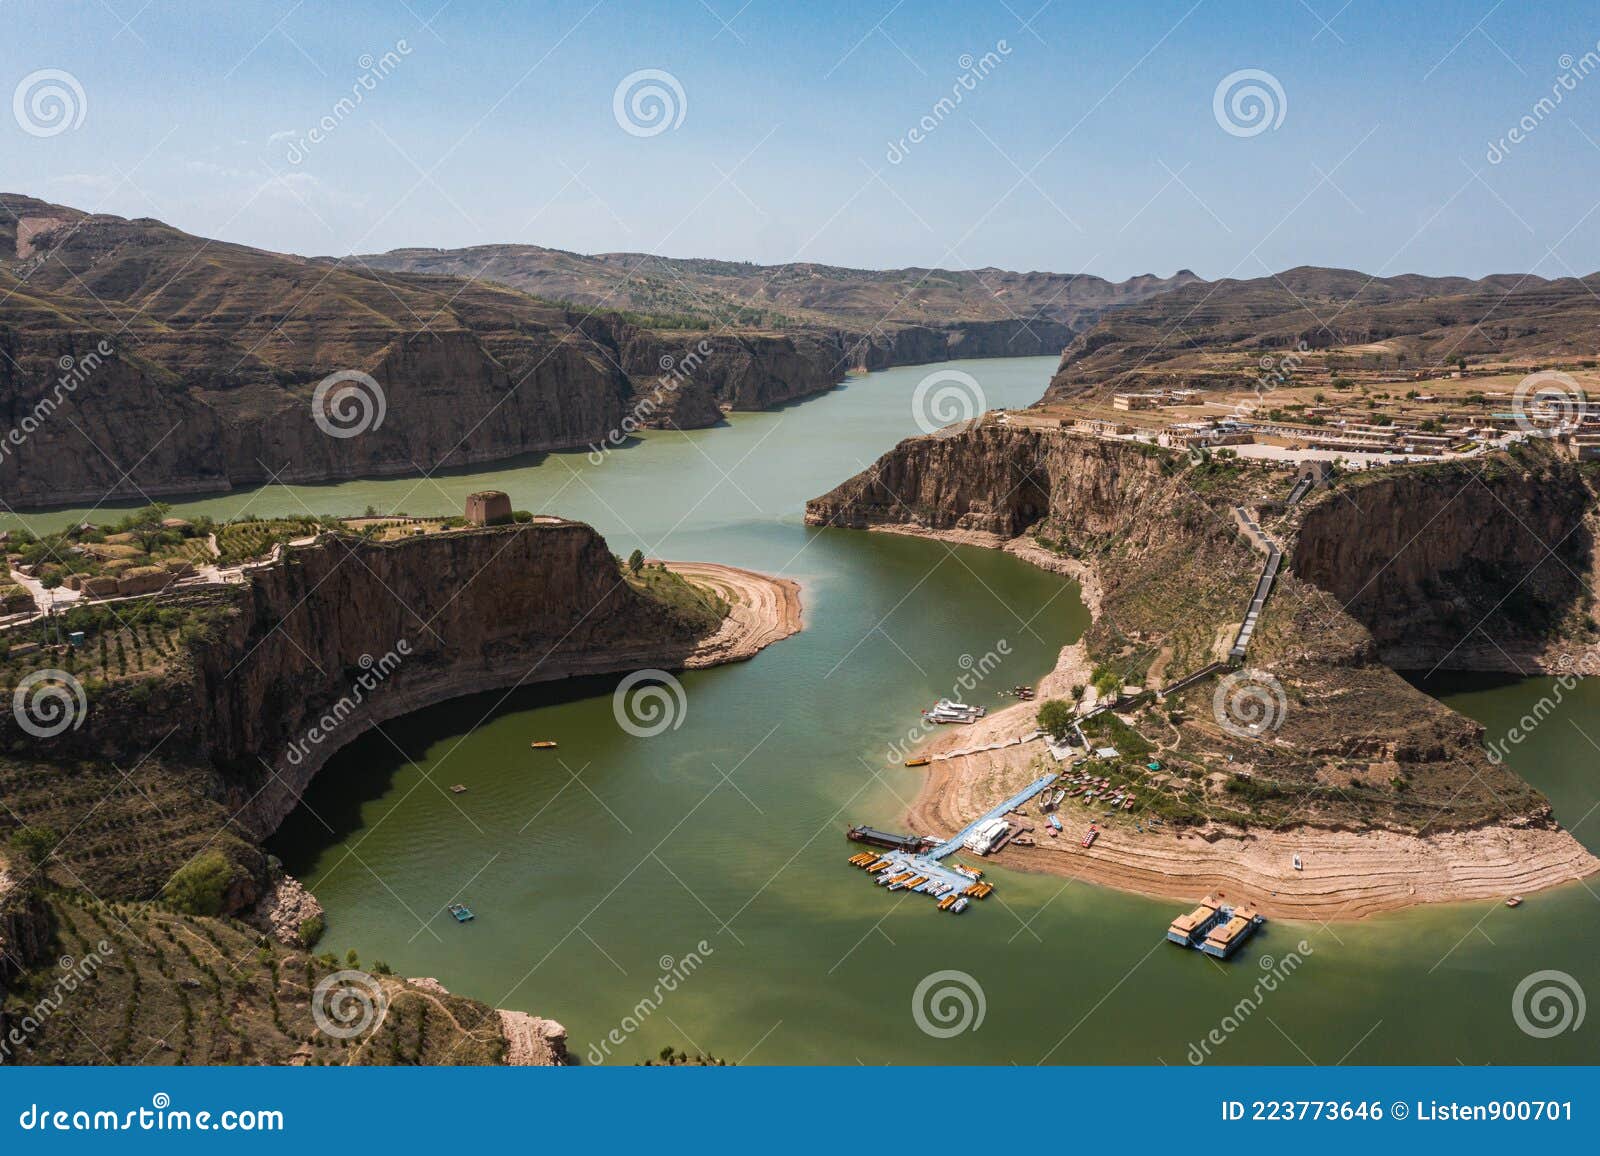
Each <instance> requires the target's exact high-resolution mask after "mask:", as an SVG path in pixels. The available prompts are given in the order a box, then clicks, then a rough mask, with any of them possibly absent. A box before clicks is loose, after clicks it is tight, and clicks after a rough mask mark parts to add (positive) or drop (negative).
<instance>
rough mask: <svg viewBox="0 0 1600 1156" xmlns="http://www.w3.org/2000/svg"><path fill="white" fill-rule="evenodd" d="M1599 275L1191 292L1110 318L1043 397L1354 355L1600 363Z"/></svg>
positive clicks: (1305, 273)
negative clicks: (1264, 361)
mask: <svg viewBox="0 0 1600 1156" xmlns="http://www.w3.org/2000/svg"><path fill="white" fill-rule="evenodd" d="M1597 291H1600V274H1591V275H1590V276H1588V277H1584V278H1581V279H1580V278H1562V279H1560V280H1546V279H1545V278H1543V277H1536V276H1533V275H1531V274H1498V275H1495V276H1490V277H1484V278H1481V279H1478V280H1471V279H1468V278H1465V277H1423V276H1418V275H1415V274H1406V275H1402V276H1397V277H1372V276H1369V275H1367V274H1365V273H1358V272H1355V271H1353V270H1348V269H1322V268H1312V267H1300V268H1296V269H1289V270H1286V271H1284V272H1282V273H1277V274H1274V275H1272V276H1268V277H1255V278H1251V279H1249V280H1222V281H1217V282H1213V283H1207V284H1193V285H1186V286H1182V287H1180V288H1177V289H1174V290H1172V291H1170V292H1166V293H1162V294H1159V295H1156V296H1154V297H1150V298H1147V299H1146V300H1144V301H1140V302H1135V303H1132V304H1129V305H1126V306H1124V307H1121V308H1118V309H1116V310H1115V311H1112V312H1108V313H1106V314H1105V315H1103V316H1102V317H1101V318H1100V319H1099V321H1098V322H1097V323H1096V324H1095V325H1094V326H1092V327H1090V328H1089V329H1087V330H1085V331H1084V332H1082V333H1080V334H1079V335H1078V336H1077V337H1076V338H1075V339H1074V340H1073V342H1072V344H1071V345H1069V346H1068V347H1067V350H1066V352H1065V353H1064V354H1063V356H1062V359H1061V365H1060V367H1059V369H1058V370H1057V372H1056V375H1055V377H1054V379H1053V380H1052V382H1051V385H1050V391H1049V394H1048V395H1047V397H1049V398H1053V399H1065V398H1070V397H1073V396H1076V395H1080V394H1088V393H1099V392H1105V391H1108V390H1113V389H1126V388H1137V387H1140V386H1149V385H1154V384H1159V385H1174V384H1186V385H1193V386H1200V387H1204V386H1206V385H1207V384H1211V383H1213V379H1216V381H1215V383H1216V384H1218V385H1229V384H1237V383H1238V379H1239V378H1240V377H1241V376H1248V374H1249V372H1250V369H1249V367H1250V365H1251V364H1252V363H1253V362H1254V361H1256V360H1259V358H1260V357H1261V356H1281V355H1282V354H1284V353H1287V352H1290V351H1293V350H1295V349H1297V348H1299V349H1303V350H1304V351H1307V352H1311V351H1330V350H1343V351H1348V353H1349V355H1350V356H1351V357H1353V358H1358V359H1366V360H1370V361H1374V362H1381V363H1382V364H1384V365H1386V366H1388V367H1391V368H1394V367H1412V368H1415V369H1417V370H1425V369H1429V368H1435V369H1436V368H1439V367H1441V366H1442V365H1443V364H1445V363H1446V362H1453V361H1455V360H1456V359H1457V358H1460V357H1465V358H1467V359H1468V360H1470V361H1474V362H1476V361H1480V360H1486V359H1501V358H1512V357H1515V358H1533V359H1545V360H1549V361H1562V360H1570V359H1573V358H1577V357H1585V356H1593V355H1595V354H1596V352H1597V351H1600V296H1597Z"/></svg>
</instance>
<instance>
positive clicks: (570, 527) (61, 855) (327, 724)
mask: <svg viewBox="0 0 1600 1156" xmlns="http://www.w3.org/2000/svg"><path fill="white" fill-rule="evenodd" d="M181 605H182V610H181V611H178V613H181V615H182V616H183V618H182V621H183V624H184V631H185V634H184V637H183V639H182V641H181V643H179V644H178V645H177V646H175V647H174V648H173V649H172V650H171V651H169V652H168V655H167V657H166V658H165V659H164V660H163V663H162V665H161V667H160V668H159V671H157V672H153V673H151V674H149V675H147V676H145V677H143V678H134V677H119V678H113V679H110V680H105V681H101V680H97V679H94V678H86V679H85V683H84V691H85V694H84V698H85V709H83V710H82V711H80V712H77V714H76V720H77V723H78V725H77V726H75V727H69V728H67V729H65V730H63V731H62V732H61V733H59V734H55V735H53V736H51V737H49V738H48V739H39V738H37V737H35V736H33V735H32V734H31V733H27V732H25V731H24V730H23V728H22V725H21V720H20V717H19V716H17V715H16V714H15V712H13V711H11V710H9V709H8V710H6V711H5V712H3V713H0V795H4V797H5V798H6V800H7V804H8V808H9V813H8V814H7V815H6V816H5V822H4V827H3V828H0V839H3V838H4V837H5V832H6V830H9V828H10V827H11V825H12V824H13V823H19V824H25V825H30V826H39V827H48V828H51V829H53V830H55V831H57V832H61V833H65V832H69V831H70V832H72V838H70V839H68V840H66V841H64V843H63V845H62V846H61V847H60V848H59V849H58V851H57V852H56V855H55V857H54V860H53V861H55V862H58V863H59V864H60V865H61V870H63V871H70V872H75V873H76V874H77V875H78V876H79V877H81V878H84V879H92V880H94V884H93V885H94V887H95V888H96V892H97V894H101V895H103V896H106V897H108V898H110V897H116V898H119V899H137V900H146V899H151V898H154V897H155V896H156V895H157V894H159V893H160V891H161V889H162V888H163V887H164V886H165V885H166V884H167V882H168V880H170V879H171V878H172V875H173V873H174V872H175V871H177V870H178V869H179V868H180V867H182V866H183V865H184V864H186V863H187V862H189V861H190V860H192V859H193V858H195V857H196V856H198V855H200V854H202V853H204V852H207V851H211V852H221V853H222V854H223V855H225V856H226V858H227V859H228V860H229V861H230V862H231V863H232V864H233V866H234V868H235V873H234V876H233V878H232V880H231V882H230V883H229V886H228V890H227V893H226V895H225V897H224V904H223V906H224V909H225V910H228V911H237V910H241V909H243V908H246V907H249V906H251V905H253V904H254V903H256V902H257V900H259V899H260V897H261V887H262V884H263V883H264V882H265V881H266V879H267V872H266V863H265V859H264V857H263V856H262V854H261V852H260V850H259V848H258V847H257V846H255V843H254V841H255V840H258V839H261V838H264V837H265V836H266V835H267V834H269V833H270V832H271V831H272V830H273V829H274V828H275V827H276V826H277V824H278V822H279V821H280V820H281V819H282V818H283V816H284V815H285V814H287V813H288V811H289V810H291V809H292V808H293V806H294V805H295V802H296V801H297V799H298V798H299V794H300V792H301V791H302V790H303V789H304V787H305V786H306V784H307V783H309V782H310V781H311V779H312V777H313V776H314V775H315V774H316V773H317V771H318V770H319V769H320V768H321V767H322V766H323V764H324V763H325V762H326V761H327V759H328V757H329V756H330V755H332V754H333V753H334V752H335V751H336V750H338V749H339V748H340V747H342V746H343V745H344V744H346V743H348V742H350V741H351V740H353V739H355V738H356V737H358V736H359V735H360V734H361V733H362V732H363V731H365V730H366V729H368V728H369V727H371V726H372V725H374V724H377V723H381V722H383V721H385V720H387V719H392V718H395V717H398V716H400V715H403V714H406V713H409V712H411V711H414V710H417V709H419V708H421V707H424V706H428V705H432V704H433V703H437V702H440V701H443V700H445V699H449V698H453V697H457V696H460V695H465V694H471V693H476V692H480V691H484V690H492V689H496V688H502V687H510V686H514V685H520V684H522V683H524V682H536V681H541V680H548V679H555V678H561V677H565V676H568V675H572V674H584V673H599V672H604V671H623V670H638V669H644V668H650V667H659V668H667V669H672V668H676V667H681V666H683V665H685V664H686V663H701V662H705V661H712V660H716V659H718V658H719V657H720V658H722V659H724V660H726V659H731V658H737V657H744V656H747V653H748V652H745V653H739V652H737V650H736V648H732V649H730V648H728V647H727V646H724V649H723V650H720V651H719V650H718V649H717V648H718V646H719V645H723V643H722V642H721V641H720V640H723V638H724V634H725V633H726V632H725V630H724V627H725V625H726V622H725V619H724V617H723V613H722V611H721V609H720V608H719V607H718V606H717V605H716V604H715V603H714V602H713V600H712V599H710V598H709V597H704V596H702V595H701V594H699V593H698V592H697V591H696V590H695V589H693V588H690V587H689V586H687V585H681V584H679V583H678V581H677V580H676V579H674V578H672V577H671V576H669V575H666V574H658V573H657V572H651V574H650V575H649V576H647V577H646V578H645V579H635V580H628V579H626V578H625V577H624V575H623V574H622V573H621V572H620V570H619V568H618V566H617V564H616V561H615V559H613V558H612V556H611V554H610V552H609V551H608V549H607V548H606V544H605V541H604V540H603V539H602V538H601V537H600V536H599V535H598V534H596V533H595V531H594V530H592V529H591V528H590V527H588V526H585V525H582V524H579V523H572V522H560V521H554V520H552V521H548V522H536V523H531V524H527V525H519V526H508V527H504V528H491V529H483V530H467V531H460V532H452V533H448V534H438V535H430V536H427V537H421V538H412V539H407V540H403V541H398V542H394V543H375V542H371V541H368V540H365V539H359V538H354V537H344V536H339V537H331V536H330V537H325V538H324V539H323V540H322V541H321V542H320V543H319V544H316V545H311V546H303V547H294V548H290V549H288V550H287V551H286V552H285V553H284V555H283V556H282V558H281V559H280V560H279V561H278V562H276V563H274V564H273V565H271V566H267V567H265V568H262V569H261V570H259V571H256V572H254V573H253V574H252V576H251V580H250V582H249V584H248V585H244V586H230V587H227V588H219V587H213V588H210V589H209V590H207V591H205V592H203V593H196V594H192V595H188V596H186V597H185V599H184V601H183V602H182V604H181ZM730 617H731V616H730ZM118 646H119V648H120V646H121V644H120V643H119V644H118ZM69 661H70V660H69ZM135 766H136V767H138V768H139V770H138V773H137V775H136V776H133V777H130V776H128V775H125V774H123V773H121V772H119V771H118V769H117V768H119V767H121V768H128V767H135ZM90 815H92V819H93V821H92V822H85V821H84V820H85V817H86V816H90Z"/></svg>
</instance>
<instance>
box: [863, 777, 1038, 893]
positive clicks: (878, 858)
mask: <svg viewBox="0 0 1600 1156" xmlns="http://www.w3.org/2000/svg"><path fill="white" fill-rule="evenodd" d="M1055 783H1056V776H1055V775H1053V774H1051V775H1045V776H1044V777H1043V778H1040V779H1037V780H1035V781H1034V782H1032V783H1029V784H1028V786H1027V787H1025V788H1024V789H1023V790H1021V791H1018V792H1017V793H1016V794H1015V795H1012V796H1011V798H1009V799H1007V800H1006V801H1005V802H1003V803H1001V804H1000V805H999V806H997V807H994V808H992V809H990V810H989V811H986V812H985V813H984V814H982V815H980V816H979V817H978V818H976V819H974V820H973V821H972V822H970V823H968V824H967V825H966V826H965V827H963V828H961V830H960V831H958V832H956V834H955V835H954V836H952V837H951V838H949V839H947V840H945V841H944V842H943V843H940V844H938V845H937V846H934V847H931V848H928V849H927V850H924V849H923V848H924V846H925V844H926V842H927V840H924V839H923V838H921V837H920V836H916V835H896V834H893V833H891V832H888V831H879V830H877V829H876V828H874V827H864V826H855V827H851V828H850V829H849V830H848V831H847V832H845V834H846V835H847V836H848V837H849V838H850V839H851V840H853V841H855V842H857V843H871V844H873V845H874V846H879V847H884V848H886V850H885V851H884V852H883V853H882V854H881V855H880V854H877V853H875V852H860V853H858V854H855V855H852V856H850V860H849V862H850V864H851V865H852V866H854V867H860V868H862V869H863V870H865V871H867V872H868V873H869V874H871V875H875V876H876V877H877V879H876V882H878V883H879V884H880V885H881V886H884V887H886V888H887V889H888V890H890V891H900V890H906V891H916V892H919V893H921V894H923V895H928V896H931V897H933V898H936V899H938V900H939V905H938V909H939V910H940V911H949V912H951V913H952V914H957V915H959V914H960V913H961V912H962V911H963V910H965V908H966V906H967V904H966V902H963V901H965V900H972V899H983V898H985V897H986V896H988V895H989V894H990V893H991V892H993V891H994V884H993V883H980V882H977V881H976V879H975V876H977V875H981V874H982V872H981V871H974V869H973V868H970V867H961V866H958V865H957V864H953V863H952V864H948V865H947V864H945V863H944V862H943V860H945V859H947V858H949V857H950V856H951V855H953V854H955V853H956V852H957V851H960V850H962V849H963V843H964V842H965V841H966V839H967V838H968V837H969V836H971V835H972V834H974V833H975V832H977V831H978V830H979V829H980V828H983V827H985V826H987V825H989V824H991V823H993V822H994V821H995V820H997V819H1000V818H1002V816H1005V815H1008V814H1010V813H1011V812H1012V811H1019V810H1021V808H1022V807H1023V806H1024V805H1025V804H1026V803H1028V801H1029V800H1031V799H1033V798H1034V797H1035V796H1037V795H1039V794H1041V793H1043V792H1044V791H1046V790H1048V789H1049V788H1050V787H1052V786H1054V785H1055ZM1026 829H1027V830H1032V828H1026ZM1022 830H1023V828H1022V827H1021V825H1020V824H1017V825H1010V824H1008V829H1007V831H1006V832H1005V834H1004V835H1003V836H1002V837H1001V838H1000V839H999V840H998V841H997V842H996V843H995V844H994V845H993V847H992V849H993V850H998V849H999V848H1000V847H1002V846H1004V845H1005V843H1006V842H1007V841H1009V840H1010V839H1012V838H1015V837H1016V835H1018V834H1019V833H1021V831H1022ZM945 900H954V902H950V903H948V904H947V903H946V902H945Z"/></svg>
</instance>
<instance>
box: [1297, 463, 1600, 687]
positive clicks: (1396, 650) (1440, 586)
mask: <svg viewBox="0 0 1600 1156" xmlns="http://www.w3.org/2000/svg"><path fill="white" fill-rule="evenodd" d="M1596 506H1597V502H1596V495H1595V493H1594V488H1593V484H1592V481H1591V479H1590V476H1589V475H1588V474H1587V473H1586V472H1585V471H1583V470H1581V469H1579V468H1578V466H1577V465H1576V464H1575V463H1573V462H1571V461H1570V460H1568V459H1566V458H1564V457H1560V456H1557V454H1555V453H1554V452H1550V451H1549V450H1547V449H1544V448H1542V447H1538V446H1527V447H1523V448H1522V449H1520V450H1519V451H1518V455H1517V456H1516V457H1514V458H1509V459H1506V460H1497V461H1490V462H1487V463H1483V462H1472V463H1465V464H1462V465H1460V466H1428V467H1420V468H1419V467H1405V468H1400V469H1393V470H1389V471H1386V472H1384V473H1382V474H1374V475H1372V476H1370V477H1360V476H1358V477H1355V478H1351V479H1349V481H1348V482H1347V484H1345V485H1342V486H1341V487H1340V488H1339V490H1338V491H1337V492H1336V493H1333V494H1328V495H1324V496H1322V497H1320V498H1319V499H1317V500H1316V501H1315V502H1314V503H1312V504H1311V505H1310V506H1309V508H1307V509H1306V511H1305V513H1304V515H1303V517H1302V519H1301V522H1300V528H1299V533H1298V535H1297V538H1296V540H1295V542H1294V545H1293V547H1292V557H1293V565H1294V569H1295V571H1296V573H1298V574H1299V575H1300V576H1301V577H1303V578H1305V579H1307V580H1308V581H1311V582H1314V583H1316V584H1317V585H1318V586H1320V587H1321V588H1323V589H1324V590H1327V591H1329V592H1330V593H1331V594H1333V595H1334V597H1335V598H1337V599H1338V600H1339V602H1340V603H1341V604H1342V605H1343V607H1344V610H1345V612H1346V613H1348V614H1350V615H1351V616H1352V617H1354V618H1356V619H1357V620H1358V621H1360V622H1361V623H1362V624H1363V625H1364V626H1365V627H1366V628H1367V629H1368V630H1369V631H1370V632H1371V633H1372V636H1373V639H1374V640H1375V641H1376V643H1377V645H1378V648H1379V653H1380V654H1381V656H1382V658H1383V660H1384V662H1386V663H1388V664H1389V665H1390V666H1395V667H1399V668H1400V669H1423V670H1426V669H1431V668H1433V667H1435V666H1439V667H1442V668H1444V669H1450V670H1510V671H1514V672H1517V673H1533V672H1534V671H1537V670H1539V669H1541V668H1543V669H1553V668H1554V667H1555V666H1556V664H1557V662H1558V660H1559V657H1560V654H1562V653H1566V654H1568V655H1569V658H1570V659H1572V660H1574V661H1575V660H1576V659H1577V658H1578V655H1579V653H1580V652H1582V651H1585V650H1587V649H1588V648H1591V647H1593V646H1594V645H1595V644H1596V642H1597V641H1600V631H1596V629H1595V628H1594V623H1593V621H1592V619H1591V618H1590V612H1591V610H1592V609H1593V596H1592V594H1591V591H1592V590H1593V589H1594V582H1595V565H1596V559H1595V551H1594V541H1595V516H1596Z"/></svg>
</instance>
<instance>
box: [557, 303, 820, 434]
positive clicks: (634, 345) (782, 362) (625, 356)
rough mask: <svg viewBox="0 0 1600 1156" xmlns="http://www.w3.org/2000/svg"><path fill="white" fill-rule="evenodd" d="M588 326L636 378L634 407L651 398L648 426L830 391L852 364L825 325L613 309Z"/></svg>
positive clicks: (679, 424)
mask: <svg viewBox="0 0 1600 1156" xmlns="http://www.w3.org/2000/svg"><path fill="white" fill-rule="evenodd" d="M582 327H583V330H584V332H585V333H586V334H588V335H589V336H590V337H591V338H593V339H594V340H595V341H596V342H597V343H600V344H603V345H604V346H605V347H606V348H607V349H609V350H611V351H612V354H613V356H614V357H615V359H616V362H617V364H618V365H619V366H621V368H622V370H623V372H624V373H626V374H627V376H628V378H629V380H630V381H631V382H632V384H633V389H634V397H635V400H634V402H633V404H632V407H631V409H632V411H633V412H638V411H640V409H641V405H640V403H641V402H642V401H643V400H644V399H650V400H651V403H652V404H650V405H649V406H647V407H643V408H644V409H645V410H646V411H647V412H644V413H643V415H642V416H643V418H644V420H642V421H641V423H640V424H642V425H645V426H647V427H676V428H678V429H700V428H704V427H706V426H711V425H715V424H716V423H717V422H719V421H721V420H722V411H723V410H724V409H733V410H759V409H768V408H770V407H772V406H775V405H782V404H784V403H785V402H790V401H795V400H798V399H800V398H803V397H810V396H813V395H815V394H818V393H825V392H827V391H828V390H830V389H832V388H833V387H834V386H835V385H837V384H838V383H839V382H840V380H842V379H843V377H844V374H845V370H846V368H847V366H846V363H845V358H844V357H843V356H842V353H841V350H840V348H839V345H838V343H837V341H835V340H834V339H832V338H831V337H830V336H829V335H827V334H823V333H816V332H809V331H802V332H797V333H766V332H740V331H737V330H735V331H732V332H730V331H727V330H723V329H718V330H715V331H713V330H683V331H661V330H654V329H645V328H641V327H640V326H637V325H633V324H631V323H629V322H627V321H624V320H622V319H621V318H619V317H617V316H615V315H610V314H596V315H594V316H593V317H589V318H586V319H584V321H583V322H582Z"/></svg>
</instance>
